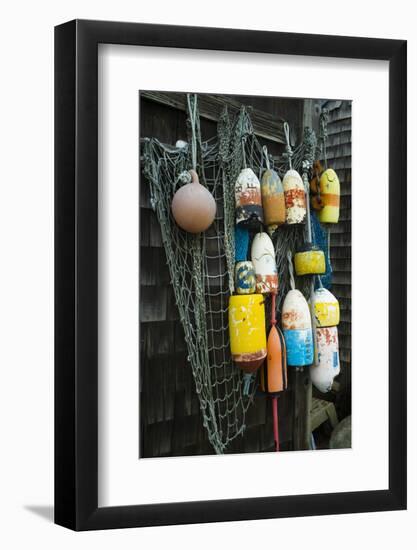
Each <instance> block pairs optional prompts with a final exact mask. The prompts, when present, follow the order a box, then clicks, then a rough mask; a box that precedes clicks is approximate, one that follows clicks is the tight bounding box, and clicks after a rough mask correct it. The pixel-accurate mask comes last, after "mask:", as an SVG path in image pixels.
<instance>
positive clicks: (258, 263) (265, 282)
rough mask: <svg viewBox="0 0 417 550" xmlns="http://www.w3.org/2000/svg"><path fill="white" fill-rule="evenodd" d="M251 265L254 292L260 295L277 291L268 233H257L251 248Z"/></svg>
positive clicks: (275, 268) (272, 254) (274, 263)
mask: <svg viewBox="0 0 417 550" xmlns="http://www.w3.org/2000/svg"><path fill="white" fill-rule="evenodd" d="M251 258H252V263H253V266H254V268H255V276H256V292H258V293H260V294H269V293H271V292H272V293H276V292H277V291H278V272H277V264H276V261H275V249H274V245H273V243H272V241H271V238H270V236H269V235H268V233H263V232H262V233H257V234H256V235H255V237H254V239H253V242H252V248H251Z"/></svg>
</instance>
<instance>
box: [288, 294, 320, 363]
mask: <svg viewBox="0 0 417 550" xmlns="http://www.w3.org/2000/svg"><path fill="white" fill-rule="evenodd" d="M282 328H283V332H284V338H285V345H286V349H287V365H288V366H290V367H305V366H307V365H311V364H312V363H313V359H314V350H313V333H312V328H311V316H310V310H309V307H308V304H307V301H306V299H305V298H304V296H303V295H302V293H301V292H300V291H299V290H296V289H293V290H290V291H289V292H288V294H287V295H286V297H285V300H284V303H283V306H282Z"/></svg>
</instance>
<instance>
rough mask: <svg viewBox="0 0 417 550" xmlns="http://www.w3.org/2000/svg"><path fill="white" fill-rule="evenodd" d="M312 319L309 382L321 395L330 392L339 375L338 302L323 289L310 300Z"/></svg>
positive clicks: (318, 290)
mask: <svg viewBox="0 0 417 550" xmlns="http://www.w3.org/2000/svg"><path fill="white" fill-rule="evenodd" d="M310 307H311V313H312V315H313V318H314V325H315V340H316V350H315V358H314V365H313V366H312V368H311V381H312V382H313V384H314V385H315V387H316V388H317V389H318V390H319V391H321V392H322V393H326V392H328V391H330V390H331V388H332V385H333V380H334V378H335V377H336V376H337V375H338V374H339V373H340V359H339V338H338V332H337V325H338V324H339V319H340V313H339V302H338V301H337V299H336V298H335V296H333V294H332V293H331V292H329V291H328V290H327V289H325V288H322V287H320V288H318V289H317V290H316V291H315V292H314V293H313V295H312V298H311V300H310Z"/></svg>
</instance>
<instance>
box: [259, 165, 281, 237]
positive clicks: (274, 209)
mask: <svg viewBox="0 0 417 550" xmlns="http://www.w3.org/2000/svg"><path fill="white" fill-rule="evenodd" d="M261 194H262V206H263V211H264V223H265V225H267V226H268V233H269V234H270V235H272V234H273V233H274V231H275V230H276V229H277V227H278V226H280V225H282V224H283V223H285V199H284V188H283V187H282V182H281V179H280V177H279V175H278V174H277V172H275V170H271V169H268V170H265V172H264V174H263V176H262V181H261Z"/></svg>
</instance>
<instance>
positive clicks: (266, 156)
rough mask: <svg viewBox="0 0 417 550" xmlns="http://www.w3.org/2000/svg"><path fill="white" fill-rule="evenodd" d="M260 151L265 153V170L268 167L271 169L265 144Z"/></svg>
mask: <svg viewBox="0 0 417 550" xmlns="http://www.w3.org/2000/svg"><path fill="white" fill-rule="evenodd" d="M262 152H263V154H264V155H265V163H266V169H267V170H270V169H271V163H270V162H269V155H268V148H267V146H266V145H264V146H263V147H262Z"/></svg>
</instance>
